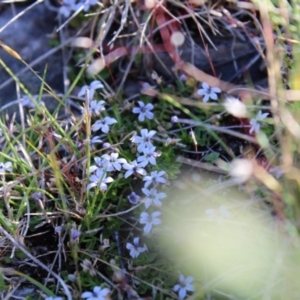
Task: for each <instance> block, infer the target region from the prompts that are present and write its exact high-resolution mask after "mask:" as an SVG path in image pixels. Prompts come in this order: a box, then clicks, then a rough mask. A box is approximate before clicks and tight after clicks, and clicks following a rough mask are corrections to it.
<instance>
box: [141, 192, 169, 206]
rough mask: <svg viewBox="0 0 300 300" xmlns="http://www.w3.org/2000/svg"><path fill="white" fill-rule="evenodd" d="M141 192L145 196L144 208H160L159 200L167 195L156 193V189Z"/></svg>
mask: <svg viewBox="0 0 300 300" xmlns="http://www.w3.org/2000/svg"><path fill="white" fill-rule="evenodd" d="M142 192H143V193H144V194H145V195H146V199H145V207H146V209H147V208H149V207H150V206H151V205H152V204H154V205H156V206H161V205H162V203H161V201H160V200H161V199H163V198H166V197H167V195H166V194H165V193H158V192H157V190H156V189H154V188H152V189H151V190H148V189H146V188H142Z"/></svg>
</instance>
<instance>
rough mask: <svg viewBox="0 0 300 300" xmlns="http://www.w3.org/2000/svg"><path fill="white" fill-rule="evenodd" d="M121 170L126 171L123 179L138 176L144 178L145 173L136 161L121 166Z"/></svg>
mask: <svg viewBox="0 0 300 300" xmlns="http://www.w3.org/2000/svg"><path fill="white" fill-rule="evenodd" d="M123 169H125V170H127V171H126V173H125V175H124V177H125V178H128V177H129V176H131V175H135V176H137V175H138V174H140V175H142V176H145V175H146V174H147V172H146V171H145V170H144V169H143V168H142V166H141V164H139V163H138V162H137V161H136V160H134V161H132V162H131V163H126V164H124V165H123Z"/></svg>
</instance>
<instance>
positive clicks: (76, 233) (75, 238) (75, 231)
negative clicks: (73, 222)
mask: <svg viewBox="0 0 300 300" xmlns="http://www.w3.org/2000/svg"><path fill="white" fill-rule="evenodd" d="M80 235H81V231H80V230H78V229H76V228H72V229H71V243H78V242H79V237H80Z"/></svg>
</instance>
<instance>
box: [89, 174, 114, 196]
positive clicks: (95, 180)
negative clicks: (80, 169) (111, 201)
mask: <svg viewBox="0 0 300 300" xmlns="http://www.w3.org/2000/svg"><path fill="white" fill-rule="evenodd" d="M113 181H114V180H113V179H112V178H111V177H107V174H106V173H105V172H104V171H103V170H101V169H97V171H96V173H95V174H94V175H91V176H90V182H91V183H90V184H88V186H87V188H86V189H87V190H89V189H91V188H93V187H96V186H97V187H99V188H100V190H101V191H106V190H107V183H111V182H113Z"/></svg>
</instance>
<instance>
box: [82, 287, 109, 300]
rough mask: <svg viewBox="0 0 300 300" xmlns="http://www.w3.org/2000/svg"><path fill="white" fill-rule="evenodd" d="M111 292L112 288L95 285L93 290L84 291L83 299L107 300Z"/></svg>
mask: <svg viewBox="0 0 300 300" xmlns="http://www.w3.org/2000/svg"><path fill="white" fill-rule="evenodd" d="M109 293H110V289H108V288H101V287H100V286H95V287H94V288H93V291H92V292H84V293H82V294H81V298H82V299H87V300H106V299H107V298H106V297H107V296H108V295H109Z"/></svg>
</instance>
